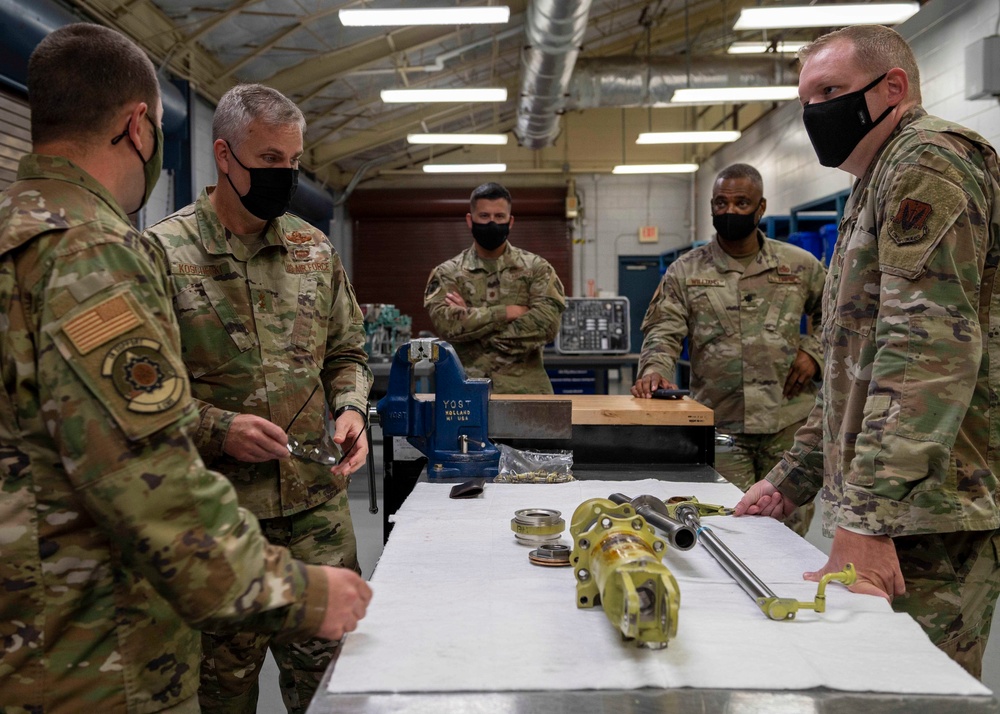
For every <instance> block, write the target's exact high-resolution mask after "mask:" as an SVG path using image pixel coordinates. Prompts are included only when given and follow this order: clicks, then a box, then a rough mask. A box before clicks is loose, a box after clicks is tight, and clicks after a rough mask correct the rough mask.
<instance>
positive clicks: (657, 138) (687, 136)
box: [635, 131, 740, 144]
mask: <svg viewBox="0 0 1000 714" xmlns="http://www.w3.org/2000/svg"><path fill="white" fill-rule="evenodd" d="M739 138H740V132H738V131H661V132H656V131H651V132H645V133H643V134H639V138H638V139H636V140H635V143H636V144H699V143H706V144H707V143H728V142H730V141H736V140H737V139H739Z"/></svg>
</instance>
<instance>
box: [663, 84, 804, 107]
mask: <svg viewBox="0 0 1000 714" xmlns="http://www.w3.org/2000/svg"><path fill="white" fill-rule="evenodd" d="M798 96H799V88H798V87H795V86H777V87H705V88H703V89H678V90H676V91H675V92H674V96H673V97H671V98H670V103H671V104H722V103H724V102H781V101H785V100H787V99H796V98H798Z"/></svg>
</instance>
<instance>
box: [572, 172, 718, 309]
mask: <svg viewBox="0 0 1000 714" xmlns="http://www.w3.org/2000/svg"><path fill="white" fill-rule="evenodd" d="M693 182H694V178H693V176H691V175H689V174H653V175H645V176H611V175H607V174H602V175H586V176H578V177H577V180H576V188H577V193H578V194H579V195H580V199H581V202H580V205H581V207H582V209H583V210H582V214H581V219H580V220H579V221H578V222H577V226H576V230H575V231H574V236H573V237H574V239H575V240H582V241H583V242H582V243H577V244H576V245H574V247H573V259H574V265H573V281H574V283H575V285H573V286H572V288H569V286H567V288H569V289H570V292H571V293H572V294H573V295H577V296H582V295H586V294H587V292H586V291H587V283H588V281H589V280H593V281H594V284H595V287H596V289H597V290H606V291H611V292H615V293H616V292H617V291H618V256H620V255H659V254H660V253H663V252H666V251H668V250H674V249H675V248H680V247H682V246H685V245H689V244H690V243H691V241H692V240H693V233H692V222H691V221H692V216H691V189H692V186H693ZM705 206H706V209H705V210H706V211H707V210H708V208H707V206H708V200H707V199H706V200H705ZM640 226H656V227H657V228H658V229H659V240H658V241H657V242H656V243H640V242H639V227H640Z"/></svg>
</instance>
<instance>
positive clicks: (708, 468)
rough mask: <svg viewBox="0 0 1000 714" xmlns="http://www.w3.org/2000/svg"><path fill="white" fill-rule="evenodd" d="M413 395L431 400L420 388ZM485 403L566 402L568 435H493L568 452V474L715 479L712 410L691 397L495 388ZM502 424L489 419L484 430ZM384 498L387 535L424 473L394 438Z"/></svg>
mask: <svg viewBox="0 0 1000 714" xmlns="http://www.w3.org/2000/svg"><path fill="white" fill-rule="evenodd" d="M416 397H417V398H419V399H421V400H423V399H433V395H430V394H427V395H424V394H419V395H416ZM490 401H491V403H492V402H508V403H510V402H524V403H533V402H534V403H542V402H570V404H571V405H572V406H571V409H572V436H571V437H570V438H568V439H565V438H561V439H553V438H548V437H546V436H545V435H544V434H542V433H541V430H539V432H538V433H537V434H536V435H535V436H519V437H513V438H506V437H505V438H494V441H497V442H500V443H504V444H508V445H510V446H513V447H515V448H518V449H535V450H539V451H553V450H570V451H572V452H573V462H574V474H575V475H576V477H577V478H584V479H585V478H589V476H588V473H590V472H591V471H594V470H595V469H600V472H601V473H606V472H609V471H610V472H614V473H615V476H614V478H615V479H621V480H629V479H631V478H634V477H636V475H637V474H642V473H645V472H646V470H648V468H649V467H650V466H651V465H655V467H656V468H657V469H664V470H667V471H670V472H672V473H682V472H683V473H697V474H699V476H701V477H705V478H711V479H714V478H716V477H717V474H715V471H714V470H713V469H712V466H713V465H714V464H715V427H714V419H713V415H712V410H711V409H709V408H708V407H705V406H703V405H701V404H699V403H698V402H696V401H694V400H693V399H690V398H685V399H636V398H634V397H632V396H630V395H599V394H597V395H595V394H574V395H554V396H553V395H524V394H494V395H493V396H492V397H491V400H490ZM502 426H503V425H500V424H491V427H490V429H491V433H499V432H497V431H495V429H500V428H501V427H502ZM382 449H383V469H384V472H383V478H384V482H383V484H384V503H383V509H382V511H383V517H384V521H383V525H384V533H385V536H386V538H388V535H389V533H390V531H391V530H392V522H391V517H392V515H393V514H394V513H395V512H396V510H397V509H398V508H399V507H400V506H401V505H402V503H403V501H404V500H405V499H406V497H407V496H408V495H409V494H410V492H411V491H412V490H413V486H414V485H415V484H416V483H417V481H418V480H419V479H420V478H421V477H426V465H427V459H426V458H425V457H424V456H423V455H422V454H421V453H420V452H419V451H417V450H416V449H415V448H413V447H412V446H410V444H409V443H407V441H406V439H404V438H401V437H388V438H385V439H384V440H383V443H382Z"/></svg>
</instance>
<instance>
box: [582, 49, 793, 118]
mask: <svg viewBox="0 0 1000 714" xmlns="http://www.w3.org/2000/svg"><path fill="white" fill-rule="evenodd" d="M692 60H693V61H692V62H691V63H690V72H689V65H688V63H687V62H686V61H685V59H684V58H683V57H651V58H631V57H616V58H610V59H609V58H599V59H586V58H585V59H581V60H579V61H578V62H577V63H576V68H575V70H574V71H573V76H572V78H571V79H570V82H569V86H568V88H567V93H568V96H567V97H566V99H565V102H564V108H565V109H566V110H567V111H568V110H573V109H594V108H597V107H649V106H657V105H665V104H667V103H669V102H670V98H671V97H672V96H673V94H674V90H676V89H683V88H687V87H691V88H704V87H763V86H770V85H774V84H777V83H784V82H788V81H789V79H788V77H787V76H783V75H784V74H785V72H786V68H785V67H783V66H782V65H781V63H780V61H778V60H773V59H749V58H746V57H714V56H713V57H695V58H692ZM791 81H794V79H792V80H791Z"/></svg>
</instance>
